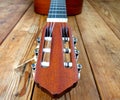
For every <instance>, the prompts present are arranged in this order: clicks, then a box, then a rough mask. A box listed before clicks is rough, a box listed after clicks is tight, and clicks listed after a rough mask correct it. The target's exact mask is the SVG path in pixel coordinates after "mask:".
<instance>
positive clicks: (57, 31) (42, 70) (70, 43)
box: [33, 23, 81, 95]
mask: <svg viewBox="0 0 120 100" xmlns="http://www.w3.org/2000/svg"><path fill="white" fill-rule="evenodd" d="M76 42H77V39H76V38H73V37H72V33H71V29H70V27H69V26H68V25H67V24H66V23H47V25H46V26H45V27H44V29H43V32H42V37H41V40H40V39H39V38H38V46H37V47H36V49H35V54H36V64H33V68H36V73H35V82H36V83H37V84H39V86H41V87H43V88H44V89H46V90H48V91H49V92H50V93H51V94H52V95H55V94H60V93H62V92H64V91H65V90H66V89H67V88H69V87H71V86H72V85H73V84H74V83H76V82H77V81H78V79H79V78H80V71H81V65H80V64H77V59H78V54H79V51H78V50H77V49H76V48H75V44H76Z"/></svg>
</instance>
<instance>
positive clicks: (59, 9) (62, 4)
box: [47, 0, 67, 22]
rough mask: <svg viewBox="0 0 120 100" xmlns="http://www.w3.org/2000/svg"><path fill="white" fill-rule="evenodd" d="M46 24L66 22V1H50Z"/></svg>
mask: <svg viewBox="0 0 120 100" xmlns="http://www.w3.org/2000/svg"><path fill="white" fill-rule="evenodd" d="M47 22H67V12H66V0H51V3H50V9H49V13H48V18H47Z"/></svg>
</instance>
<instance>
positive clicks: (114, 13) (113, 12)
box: [88, 0, 120, 39]
mask: <svg viewBox="0 0 120 100" xmlns="http://www.w3.org/2000/svg"><path fill="white" fill-rule="evenodd" d="M88 1H89V3H90V4H91V5H92V6H93V7H94V8H95V10H96V11H97V12H98V13H99V14H100V16H101V17H102V18H103V19H104V21H105V22H106V23H107V25H108V26H109V27H110V28H111V29H112V31H113V32H114V33H115V35H116V36H117V37H118V38H119V39H120V17H119V16H120V0H88Z"/></svg>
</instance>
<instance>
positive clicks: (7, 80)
mask: <svg viewBox="0 0 120 100" xmlns="http://www.w3.org/2000/svg"><path fill="white" fill-rule="evenodd" d="M39 19H40V16H39V15H36V14H35V13H34V10H33V5H32V6H31V7H30V9H29V10H28V11H27V12H26V13H25V15H24V16H23V17H22V19H21V20H20V22H19V23H18V24H17V25H16V26H15V28H14V30H13V31H12V32H11V33H10V35H9V36H8V37H7V39H6V40H5V41H4V42H3V43H2V45H1V46H0V66H3V67H0V99H7V100H8V99H15V98H16V91H17V89H18V90H19V84H21V86H22V84H23V83H24V82H23V83H22V82H20V78H22V77H21V75H23V76H25V77H27V76H26V75H25V74H24V73H25V72H28V74H30V71H29V70H28V69H25V72H24V71H23V68H20V69H19V70H18V72H16V68H17V66H18V65H19V64H20V63H22V62H24V61H25V60H26V59H27V58H26V56H27V54H28V50H30V46H31V44H32V43H33V40H35V36H36V35H37V34H36V32H37V29H38V27H37V26H38V24H39ZM33 26H34V27H33ZM25 55H26V56H25ZM31 56H33V51H32V55H31ZM22 71H23V72H22ZM25 77H23V79H22V80H23V81H24V78H25ZM27 78H28V79H29V77H27ZM28 79H25V80H28ZM19 82H20V83H19ZM33 83H34V82H33V81H32V78H31V79H29V85H28V87H30V86H31V87H32V84H33ZM31 87H30V88H29V89H28V90H27V91H26V96H25V95H24V97H25V98H28V97H30V96H31V95H30V94H31V92H32V91H31ZM20 88H22V87H20ZM28 99H29V98H28Z"/></svg>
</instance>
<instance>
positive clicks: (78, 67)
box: [77, 64, 82, 79]
mask: <svg viewBox="0 0 120 100" xmlns="http://www.w3.org/2000/svg"><path fill="white" fill-rule="evenodd" d="M77 69H78V79H80V71H81V69H82V65H81V64H77Z"/></svg>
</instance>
